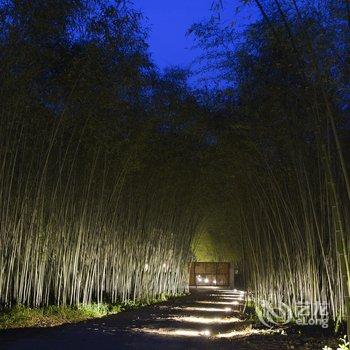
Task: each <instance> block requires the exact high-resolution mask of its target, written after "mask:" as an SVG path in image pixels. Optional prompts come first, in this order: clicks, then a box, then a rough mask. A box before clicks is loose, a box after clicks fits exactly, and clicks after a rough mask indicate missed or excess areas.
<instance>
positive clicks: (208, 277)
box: [190, 262, 230, 286]
mask: <svg viewBox="0 0 350 350" xmlns="http://www.w3.org/2000/svg"><path fill="white" fill-rule="evenodd" d="M229 284H230V263H228V262H194V263H192V264H191V266H190V285H191V286H228V285H229Z"/></svg>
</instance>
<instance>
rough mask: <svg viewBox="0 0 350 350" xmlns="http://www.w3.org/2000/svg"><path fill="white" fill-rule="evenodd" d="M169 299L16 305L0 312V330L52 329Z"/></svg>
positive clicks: (165, 296)
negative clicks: (72, 304) (70, 304)
mask: <svg viewBox="0 0 350 350" xmlns="http://www.w3.org/2000/svg"><path fill="white" fill-rule="evenodd" d="M170 298H172V296H168V295H165V294H162V295H160V296H159V297H157V298H154V299H151V300H139V301H127V302H124V303H119V304H96V303H95V304H88V305H79V306H53V305H52V306H46V307H41V308H29V307H26V306H23V305H16V306H14V307H13V308H11V309H6V310H3V311H1V312H0V329H10V328H27V327H54V326H59V325H62V324H65V323H76V322H81V321H85V320H89V319H93V318H100V317H103V316H107V315H113V314H117V313H119V312H122V311H126V310H133V309H137V308H140V307H143V306H147V305H152V304H156V303H160V302H163V301H166V300H169V299H170Z"/></svg>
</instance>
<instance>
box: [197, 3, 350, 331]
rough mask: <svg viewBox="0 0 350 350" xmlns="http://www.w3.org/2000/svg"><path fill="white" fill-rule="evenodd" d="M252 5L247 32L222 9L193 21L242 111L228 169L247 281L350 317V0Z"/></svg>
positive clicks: (280, 299)
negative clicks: (224, 19)
mask: <svg viewBox="0 0 350 350" xmlns="http://www.w3.org/2000/svg"><path fill="white" fill-rule="evenodd" d="M250 5H251V6H254V7H255V8H256V9H257V10H258V11H259V13H260V19H259V20H257V21H256V23H254V24H252V25H250V26H249V27H248V28H247V30H246V31H245V32H244V33H241V34H240V36H238V38H239V40H237V31H236V29H232V26H222V25H221V23H219V22H218V21H217V20H216V19H215V18H214V19H211V20H210V21H209V22H207V23H199V24H195V25H193V26H192V28H191V33H193V34H194V35H195V36H196V38H197V43H198V46H199V47H201V48H204V49H205V54H204V55H203V57H202V60H201V62H200V63H202V64H203V61H204V62H205V63H204V64H205V65H206V66H207V65H209V66H213V65H214V66H216V67H217V74H218V76H219V77H220V78H221V79H224V81H226V84H228V85H229V88H228V92H229V95H228V96H227V97H225V99H226V101H227V100H228V101H230V102H229V104H230V105H231V106H233V107H231V108H232V109H231V110H230V109H226V111H222V113H231V114H233V120H234V121H233V122H232V124H231V128H232V129H234V130H235V131H234V132H231V133H227V132H226V133H227V136H226V138H227V139H226V140H225V142H226V143H229V144H230V145H231V149H230V151H229V152H230V156H231V157H230V156H228V159H227V162H230V159H229V158H231V164H235V163H237V162H238V163H237V164H235V166H236V169H235V170H234V172H235V175H236V176H235V178H234V179H232V178H231V179H230V180H228V181H231V182H232V187H234V189H233V190H232V189H231V190H230V191H231V196H232V198H234V199H233V200H232V201H235V202H236V203H239V206H240V209H238V208H236V211H240V217H237V214H235V215H232V218H233V220H235V222H236V227H237V231H240V234H237V233H236V234H235V238H234V239H235V242H236V245H237V247H238V246H240V247H241V257H242V264H241V269H242V270H243V271H244V275H245V278H246V287H247V288H248V289H250V290H251V292H252V296H253V298H254V300H255V302H256V305H257V307H258V308H259V307H260V305H261V304H262V303H263V302H265V301H267V302H269V303H271V305H272V307H276V308H281V305H283V304H282V303H284V304H285V305H288V307H291V309H292V311H293V313H294V317H297V312H298V306H300V307H303V306H304V307H307V305H309V306H310V307H311V310H310V311H311V312H310V313H309V314H308V316H307V317H306V322H309V321H310V322H311V323H310V324H313V323H312V322H313V320H315V319H318V320H319V321H320V322H321V323H322V318H323V317H326V318H327V317H328V316H329V317H330V319H331V320H333V321H334V325H335V326H336V328H338V325H339V324H340V323H342V322H343V321H346V320H347V324H348V326H349V325H350V322H349V315H350V300H349V295H350V265H349V263H350V255H349V254H350V227H349V217H350V215H349V214H350V196H349V194H350V192H349V175H348V174H349V105H348V103H347V101H348V97H349V80H348V78H349V62H348V60H347V58H346V57H348V53H349V30H350V27H349V22H348V19H349V18H350V17H349V14H350V13H349V7H348V2H347V1H344V2H336V1H305V2H304V1H294V0H291V1H283V2H282V1H279V0H273V1H269V0H266V1H258V0H256V1H251V2H250ZM242 35H243V36H244V40H242V39H241V37H242ZM220 43H221V44H220ZM231 96H233V97H231ZM226 103H227V102H226ZM230 137H231V138H234V139H235V141H231V142H230V141H229V138H230ZM237 139H239V140H240V142H241V144H240V146H238V147H239V150H240V152H239V154H238V153H237V150H236V149H235V148H234V145H235V143H237ZM226 152H227V151H226ZM242 156H243V159H240V158H242ZM227 175H228V176H229V175H230V173H228V174H227ZM226 205H227V204H226ZM238 236H240V239H238V238H237V237H238ZM322 305H323V306H324V305H327V307H326V311H323V312H324V315H323V316H322V315H321V313H322ZM282 307H283V306H282ZM299 310H300V309H299ZM327 314H328V315H327ZM304 316H305V315H304ZM311 319H313V320H311ZM349 330H350V328H348V333H349Z"/></svg>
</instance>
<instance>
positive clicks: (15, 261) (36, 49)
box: [0, 1, 198, 307]
mask: <svg viewBox="0 0 350 350" xmlns="http://www.w3.org/2000/svg"><path fill="white" fill-rule="evenodd" d="M71 4H72V3H71V2H70V1H67V2H66V3H64V4H63V3H61V2H48V3H46V5H44V3H43V2H40V1H38V2H36V3H35V4H34V3H33V4H27V3H22V4H21V3H17V2H10V3H9V4H8V5H9V6H7V7H6V8H5V7H3V8H2V15H3V16H5V17H6V16H7V17H6V18H7V19H8V20H9V21H10V22H11V23H14V22H13V21H12V20H13V19H14V18H16V20H17V22H16V23H17V27H16V26H13V27H11V25H7V26H6V21H4V22H2V25H3V28H2V29H3V31H2V33H3V34H4V37H3V38H2V40H3V42H2V55H1V59H2V64H1V67H2V68H1V70H2V74H1V76H2V78H1V84H2V86H1V125H0V140H1V141H0V142H1V148H0V149H1V151H0V164H1V166H0V169H1V170H0V197H1V202H0V304H1V305H2V306H6V307H8V306H10V305H12V304H14V303H18V304H23V305H28V306H42V305H48V304H57V305H77V304H79V303H84V304H88V303H92V302H99V303H100V302H111V303H117V302H121V301H126V300H129V299H132V300H145V299H152V298H154V297H156V296H159V295H162V294H171V295H175V294H178V293H181V292H184V291H185V290H187V288H188V285H187V264H188V261H190V260H191V255H190V254H191V253H190V242H191V237H192V235H193V232H195V227H196V225H197V221H198V219H197V215H198V213H197V210H196V207H195V205H194V203H193V199H192V198H193V195H194V192H193V190H192V189H191V188H192V186H193V180H192V179H191V178H190V177H189V176H188V172H186V169H185V170H184V169H183V166H182V165H181V164H180V162H179V161H177V162H176V159H177V158H176V155H173V156H172V158H171V159H170V160H169V159H168V157H171V156H170V155H169V154H170V150H171V147H173V145H171V147H170V145H169V146H167V147H166V146H163V152H164V151H165V152H164V153H165V155H164V154H162V153H160V152H159V151H158V148H159V147H161V146H160V143H161V142H162V140H161V139H160V136H161V134H160V136H159V133H155V132H153V130H154V129H157V128H158V125H159V120H161V117H160V116H159V117H158V118H153V119H152V115H151V113H150V112H148V111H147V110H146V108H143V109H139V108H138V106H137V103H136V99H137V98H139V99H140V100H141V99H144V101H146V100H145V98H146V97H145V96H146V95H147V94H148V92H147V91H145V90H146V89H148V90H150V91H151V92H152V94H154V95H157V93H158V92H157V89H160V88H161V85H162V84H168V83H166V79H164V81H163V82H162V78H160V77H159V79H158V78H154V80H152V78H151V76H150V75H148V74H151V70H152V68H151V64H150V62H148V61H147V54H146V52H144V47H146V45H144V44H143V41H142V40H143V39H142V38H143V35H142V32H141V29H140V30H139V29H138V18H139V17H138V14H137V13H136V12H134V11H133V10H130V9H128V8H126V7H124V5H123V4H122V3H120V4H117V5H116V6H115V7H113V6H111V7H104V6H102V5H101V8H100V9H99V10H97V9H95V10H94V11H95V12H94V14H95V16H97V18H93V19H92V20H91V23H88V21H89V18H90V17H89V16H90V15H91V12H88V17H86V18H85V19H84V21H85V23H87V24H86V27H87V28H86V30H90V32H89V33H88V34H84V35H85V36H84V37H82V38H80V39H79V41H74V40H76V39H74V40H73V39H71V38H70V37H67V34H66V32H67V30H68V29H67V28H68V26H72V25H73V24H69V23H68V19H69V18H72V17H74V16H75V17H76V20H78V18H79V20H81V16H82V15H84V13H85V12H84V11H88V9H86V8H85V7H84V6H83V4H81V7H79V6H80V5H79V6H78V7H77V8H74V9H72V8H70V6H71ZM37 5H38V6H39V7H36V6H37ZM28 6H29V7H28ZM65 6H66V7H65ZM26 10H27V11H26ZM29 10H30V11H29ZM21 11H24V13H23V12H21ZM45 11H48V15H49V16H52V17H53V18H56V17H58V18H59V19H60V20H61V22H59V21H58V22H59V23H61V25H62V27H61V28H57V27H56V24H55V23H56V22H55V23H54V24H53V25H52V23H49V24H47V23H46V21H45V16H46V14H45V16H44V17H43V14H44V13H45ZM64 11H66V13H65V12H64ZM89 11H92V10H91V9H90V10H89ZM62 12H63V13H62ZM21 16H22V17H21ZM23 16H24V17H23ZM26 16H28V18H27V17H26ZM60 16H61V17H60ZM53 18H52V19H53ZM10 19H11V20H10ZM31 21H32V23H31ZM38 21H39V23H40V21H44V22H45V23H41V25H42V26H41V27H40V26H38V27H37V26H36V24H37V22H38ZM112 22H113V23H112ZM28 23H29V24H28ZM45 25H46V27H45ZM51 25H52V26H51ZM98 26H100V27H98ZM73 28H74V27H73ZM89 28H90V29H89ZM91 28H92V29H91ZM70 29H71V28H70ZM108 30H109V31H111V32H112V31H116V32H118V33H119V34H117V33H109V34H106V32H107V31H108ZM5 33H7V34H8V35H6V34H5ZM102 33H103V35H104V37H103V38H102ZM82 35H83V34H82ZM108 35H109V36H108ZM118 35H120V36H121V37H119V36H118ZM106 36H108V37H106ZM85 40H86V41H85ZM112 46H113V47H112ZM109 55H110V56H109ZM143 55H144V56H143ZM64 60H67V62H65V63H64V62H62V61H64ZM147 65H149V67H148V66H147ZM142 69H144V70H145V71H146V73H145V74H144V75H142V74H141V73H140V71H141V70H142ZM128 70H131V72H129V73H128V74H129V75H127V74H126V73H125V72H126V71H128ZM137 74H139V76H138V77H137V76H136V75H137ZM141 75H142V76H141ZM137 79H139V80H137ZM156 80H157V81H156ZM138 84H139V85H140V87H138V86H137V85H138ZM152 84H155V85H156V87H155V88H152ZM169 84H170V85H171V83H170V82H169ZM169 84H168V85H169ZM152 89H153V90H152ZM148 95H149V94H148ZM148 95H147V96H148ZM130 96H132V102H130V99H131V97H130ZM163 97H164V99H165V100H166V101H165V102H164V103H168V102H167V101H168V100H169V99H170V97H167V96H166V95H165V94H163ZM153 108H154V109H155V108H156V107H153ZM159 108H160V107H159ZM164 113H165V112H164ZM165 118H166V116H165V115H164V120H165ZM157 137H158V138H157ZM146 146H147V150H146V151H144V150H143V148H144V147H146ZM152 149H153V150H152ZM166 149H168V151H166ZM167 152H168V153H167ZM172 152H173V151H172ZM173 153H174V152H173ZM179 154H180V156H183V154H182V153H181V152H179ZM181 159H182V160H181V162H183V160H184V158H183V157H182V158H181ZM175 169H176V171H175ZM193 171H195V169H193ZM173 186H175V187H176V191H174V190H173V188H172V187H173Z"/></svg>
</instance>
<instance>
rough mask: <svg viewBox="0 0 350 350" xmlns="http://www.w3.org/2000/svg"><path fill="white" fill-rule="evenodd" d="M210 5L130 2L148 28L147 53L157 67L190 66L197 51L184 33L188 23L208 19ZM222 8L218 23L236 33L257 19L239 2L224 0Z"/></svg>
mask: <svg viewBox="0 0 350 350" xmlns="http://www.w3.org/2000/svg"><path fill="white" fill-rule="evenodd" d="M212 3H213V0H176V1H164V0H134V4H135V7H136V8H137V9H139V10H141V12H142V13H143V14H144V16H145V19H146V24H147V26H148V27H149V28H150V35H149V40H148V41H149V44H150V51H151V53H152V57H153V59H154V61H155V63H156V64H157V65H158V66H159V67H160V68H164V67H167V66H182V67H186V68H187V67H190V65H191V63H192V61H193V59H194V58H195V57H196V55H198V51H197V52H196V50H193V49H191V47H192V46H193V38H191V37H189V36H186V32H187V30H188V28H189V27H190V26H191V24H193V23H195V22H199V21H201V20H205V19H206V18H209V17H210V16H211V14H212V11H211V7H212ZM223 5H224V8H223V10H222V12H221V20H222V21H223V22H224V23H225V24H233V25H235V26H236V28H237V29H238V30H241V29H242V28H244V25H245V24H247V23H249V22H251V21H252V20H253V19H254V18H256V16H257V11H256V9H254V8H248V7H247V6H242V4H241V3H240V0H230V1H229V0H226V1H224V2H223Z"/></svg>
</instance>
